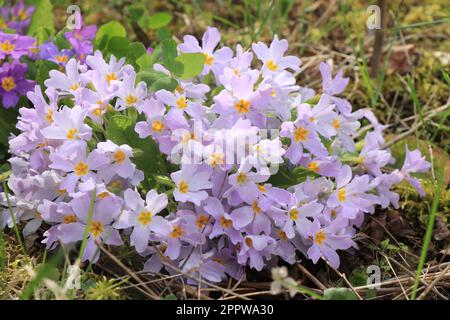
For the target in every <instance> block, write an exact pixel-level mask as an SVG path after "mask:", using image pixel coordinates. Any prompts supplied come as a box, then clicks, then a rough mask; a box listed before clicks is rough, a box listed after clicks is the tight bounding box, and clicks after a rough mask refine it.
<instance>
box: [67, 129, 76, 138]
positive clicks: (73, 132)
mask: <svg viewBox="0 0 450 320" xmlns="http://www.w3.org/2000/svg"><path fill="white" fill-rule="evenodd" d="M66 138H67V139H69V140H74V139H78V129H69V130H68V131H67V135H66Z"/></svg>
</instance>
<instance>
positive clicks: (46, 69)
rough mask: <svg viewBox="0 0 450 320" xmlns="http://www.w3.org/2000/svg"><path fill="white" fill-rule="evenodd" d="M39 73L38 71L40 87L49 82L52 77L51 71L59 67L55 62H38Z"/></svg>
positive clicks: (37, 77)
mask: <svg viewBox="0 0 450 320" xmlns="http://www.w3.org/2000/svg"><path fill="white" fill-rule="evenodd" d="M36 64H37V71H36V81H37V83H38V84H39V85H40V86H42V87H43V86H44V81H45V80H47V79H48V78H49V77H50V75H49V73H50V71H51V70H54V69H57V68H58V65H57V64H56V63H54V62H53V61H48V60H39V61H37V62H36Z"/></svg>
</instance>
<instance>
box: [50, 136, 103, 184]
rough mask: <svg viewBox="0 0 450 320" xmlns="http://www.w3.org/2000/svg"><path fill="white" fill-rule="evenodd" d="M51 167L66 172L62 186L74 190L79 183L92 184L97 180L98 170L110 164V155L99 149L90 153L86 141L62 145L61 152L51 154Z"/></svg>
mask: <svg viewBox="0 0 450 320" xmlns="http://www.w3.org/2000/svg"><path fill="white" fill-rule="evenodd" d="M50 160H51V164H50V168H52V169H56V170H61V171H63V172H66V173H67V175H66V176H65V177H64V178H63V180H62V181H61V185H60V188H61V189H63V190H66V191H67V192H74V191H75V190H76V187H77V186H78V183H79V182H81V183H86V184H88V185H92V183H93V181H95V180H96V171H97V170H100V169H103V168H105V167H106V166H107V165H108V164H109V159H108V157H107V156H106V155H105V154H104V153H103V152H101V151H99V150H93V151H92V152H90V153H89V154H88V152H87V145H86V143H85V142H84V141H79V142H77V143H72V144H70V145H67V146H65V147H62V148H61V149H60V151H59V152H57V153H52V154H51V155H50Z"/></svg>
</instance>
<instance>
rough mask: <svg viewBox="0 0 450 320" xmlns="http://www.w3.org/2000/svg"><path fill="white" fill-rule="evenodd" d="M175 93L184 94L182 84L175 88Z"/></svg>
mask: <svg viewBox="0 0 450 320" xmlns="http://www.w3.org/2000/svg"><path fill="white" fill-rule="evenodd" d="M175 91H177V92H178V93H181V94H183V93H184V89H183V87H182V86H181V85H180V84H177V87H176V88H175Z"/></svg>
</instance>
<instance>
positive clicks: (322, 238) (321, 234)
mask: <svg viewBox="0 0 450 320" xmlns="http://www.w3.org/2000/svg"><path fill="white" fill-rule="evenodd" d="M326 239H327V235H326V234H325V232H323V231H322V230H320V231H319V232H317V233H316V235H315V236H314V242H315V243H317V244H318V245H319V246H321V245H322V244H323V243H324V242H325V240H326Z"/></svg>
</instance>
